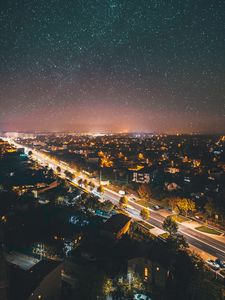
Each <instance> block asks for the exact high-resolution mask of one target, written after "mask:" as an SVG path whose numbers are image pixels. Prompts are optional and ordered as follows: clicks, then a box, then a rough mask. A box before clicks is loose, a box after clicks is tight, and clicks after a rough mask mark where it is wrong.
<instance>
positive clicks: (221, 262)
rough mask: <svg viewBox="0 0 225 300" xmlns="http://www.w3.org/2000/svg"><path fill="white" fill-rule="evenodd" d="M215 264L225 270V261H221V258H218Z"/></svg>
mask: <svg viewBox="0 0 225 300" xmlns="http://www.w3.org/2000/svg"><path fill="white" fill-rule="evenodd" d="M215 263H216V264H218V265H219V266H220V268H225V261H224V260H220V259H219V258H217V259H216V260H215Z"/></svg>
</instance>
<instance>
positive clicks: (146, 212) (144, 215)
mask: <svg viewBox="0 0 225 300" xmlns="http://www.w3.org/2000/svg"><path fill="white" fill-rule="evenodd" d="M140 216H141V217H142V218H143V219H144V220H148V219H149V218H150V212H149V209H147V208H142V210H141V211H140Z"/></svg>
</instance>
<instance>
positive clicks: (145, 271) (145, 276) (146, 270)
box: [144, 267, 148, 280]
mask: <svg viewBox="0 0 225 300" xmlns="http://www.w3.org/2000/svg"><path fill="white" fill-rule="evenodd" d="M144 279H145V280H147V279H148V268H146V267H145V268H144Z"/></svg>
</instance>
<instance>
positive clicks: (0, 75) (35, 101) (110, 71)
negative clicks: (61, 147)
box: [0, 0, 225, 133]
mask: <svg viewBox="0 0 225 300" xmlns="http://www.w3.org/2000/svg"><path fill="white" fill-rule="evenodd" d="M0 130H22V131H30V130H46V131H48V130H59V131H64V130H73V131H94V132H96V131H147V132H156V131H157V132H159V131H160V132H168V133H174V132H188V133H190V132H210V133H211V132H225V1H223V0H212V1H207V0H193V1H185V0H182V1H179V0H177V1H170V0H164V1H163V0H127V1H123V0H98V1H97V0H83V1H81V0H72V1H70V0H60V1H59V0H58V1H57V0H55V1H53V0H49V1H47V0H36V1H31V0H27V1H23V0H11V1H9V0H8V1H7V0H5V1H1V14H0Z"/></svg>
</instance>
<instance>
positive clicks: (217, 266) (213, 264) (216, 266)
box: [206, 259, 220, 271]
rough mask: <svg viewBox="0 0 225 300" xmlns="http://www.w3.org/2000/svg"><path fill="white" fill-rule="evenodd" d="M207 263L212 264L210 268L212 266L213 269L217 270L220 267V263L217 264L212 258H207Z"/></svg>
mask: <svg viewBox="0 0 225 300" xmlns="http://www.w3.org/2000/svg"><path fill="white" fill-rule="evenodd" d="M206 263H207V265H209V266H210V268H212V269H213V270H215V271H217V270H219V269H220V265H219V264H217V263H216V262H215V261H214V260H212V259H207V261H206Z"/></svg>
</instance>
